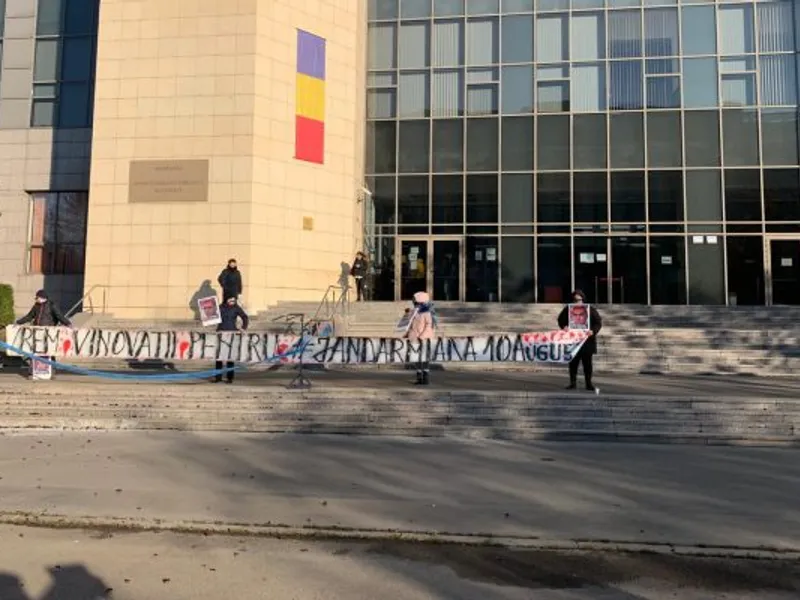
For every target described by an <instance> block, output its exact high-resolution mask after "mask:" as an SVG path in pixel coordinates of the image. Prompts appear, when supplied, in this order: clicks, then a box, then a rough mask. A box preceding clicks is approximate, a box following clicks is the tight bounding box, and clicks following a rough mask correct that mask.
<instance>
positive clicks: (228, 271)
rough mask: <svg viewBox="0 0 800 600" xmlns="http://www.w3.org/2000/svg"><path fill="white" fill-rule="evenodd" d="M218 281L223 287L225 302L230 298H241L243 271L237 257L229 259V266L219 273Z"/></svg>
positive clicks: (223, 299)
mask: <svg viewBox="0 0 800 600" xmlns="http://www.w3.org/2000/svg"><path fill="white" fill-rule="evenodd" d="M217 282H219V285H220V286H221V287H222V301H223V302H225V301H227V299H228V298H235V299H236V300H237V301H238V300H239V296H241V295H242V273H241V271H239V267H238V265H237V264H236V259H235V258H232V259H230V260H229V261H228V266H227V267H225V268H224V269H223V270H222V272H221V273H220V274H219V277H217Z"/></svg>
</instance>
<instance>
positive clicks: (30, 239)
mask: <svg viewBox="0 0 800 600" xmlns="http://www.w3.org/2000/svg"><path fill="white" fill-rule="evenodd" d="M27 194H28V199H29V202H30V206H29V209H28V211H29V213H28V235H27V243H26V252H25V272H26V274H28V275H43V276H53V275H83V274H84V273H85V272H86V237H87V231H88V217H89V192H88V191H87V190H61V191H52V190H50V191H41V190H40V191H28V192H27ZM67 195H80V196H82V198H83V206H84V214H83V232H82V236H81V241H80V242H60V241H59V239H58V233H59V222H60V215H61V211H60V210H59V209H60V206H61V204H62V203H61V199H62V197H64V196H67ZM50 197H55V205H56V213H55V215H56V216H55V224H54V225H53V230H54V234H53V237H54V238H55V239H54V241H52V242H48V241H47V239H46V238H47V234H46V231H47V221H46V219H47V202H48V201H49V198H50ZM37 200H42V201H43V202H44V210H43V216H42V234H41V240H36V239H34V238H35V236H36V223H37V218H36V201H37ZM64 247H70V248H78V249H80V251H81V253H82V256H83V260H82V261H81V264H80V265H79V266H77V267H75V268H74V269H68V268H66V265H65V266H64V267H62V268H57V265H56V262H57V261H56V258H57V257H58V256H59V252H58V251H59V248H64ZM37 250H38V251H39V260H38V267H35V266H34V264H35V262H34V256H35V254H36V251H37ZM48 250H49V252H48ZM48 256H49V257H50V258H48Z"/></svg>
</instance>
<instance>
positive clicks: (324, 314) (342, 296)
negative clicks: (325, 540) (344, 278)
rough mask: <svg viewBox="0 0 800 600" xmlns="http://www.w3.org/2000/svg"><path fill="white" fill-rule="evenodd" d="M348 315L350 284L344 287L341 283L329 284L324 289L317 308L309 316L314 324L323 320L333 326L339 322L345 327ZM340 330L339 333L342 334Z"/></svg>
mask: <svg viewBox="0 0 800 600" xmlns="http://www.w3.org/2000/svg"><path fill="white" fill-rule="evenodd" d="M349 317H350V285H349V284H348V285H347V286H346V287H344V286H341V285H329V286H328V289H327V290H325V295H324V296H322V300H320V303H319V306H317V310H316V311H315V312H314V315H313V316H312V317H311V320H312V322H313V323H315V324H316V325H319V324H320V323H323V322H325V321H328V322H333V324H334V327H335V326H336V325H337V321H338V324H341V325H343V326H344V327H345V329H346V328H347V324H348V319H349ZM343 333H344V332H343V331H340V332H339V334H340V335H341V334H343Z"/></svg>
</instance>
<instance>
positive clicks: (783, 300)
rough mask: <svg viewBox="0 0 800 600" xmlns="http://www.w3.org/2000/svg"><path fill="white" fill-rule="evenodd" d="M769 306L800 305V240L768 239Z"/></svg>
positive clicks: (766, 261)
mask: <svg viewBox="0 0 800 600" xmlns="http://www.w3.org/2000/svg"><path fill="white" fill-rule="evenodd" d="M765 252H766V257H765V258H766V260H765V261H764V262H765V264H766V265H767V281H768V282H769V285H768V286H767V292H768V294H769V297H768V304H770V305H776V304H783V305H792V306H797V305H800V238H784V237H767V238H766V244H765Z"/></svg>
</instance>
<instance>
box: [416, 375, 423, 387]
mask: <svg viewBox="0 0 800 600" xmlns="http://www.w3.org/2000/svg"><path fill="white" fill-rule="evenodd" d="M414 385H424V378H423V375H422V373H417V380H416V381H415V382H414Z"/></svg>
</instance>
